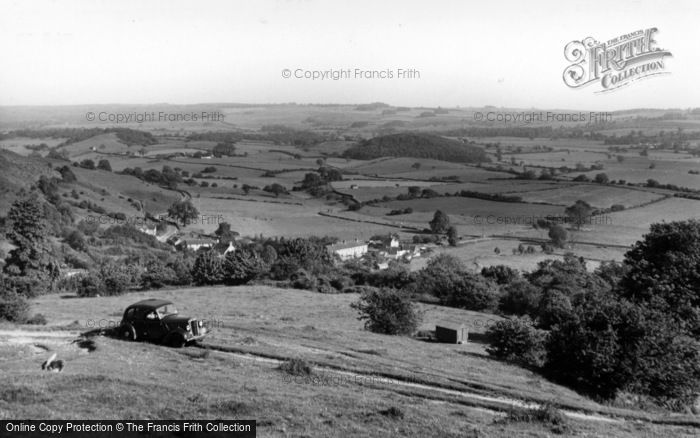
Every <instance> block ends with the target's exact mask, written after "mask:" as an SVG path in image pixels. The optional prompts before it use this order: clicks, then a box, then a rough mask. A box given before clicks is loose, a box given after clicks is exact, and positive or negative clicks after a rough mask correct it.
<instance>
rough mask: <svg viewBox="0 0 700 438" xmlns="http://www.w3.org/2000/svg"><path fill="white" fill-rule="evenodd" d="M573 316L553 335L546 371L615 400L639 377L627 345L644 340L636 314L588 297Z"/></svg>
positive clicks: (611, 302)
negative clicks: (618, 394) (635, 373)
mask: <svg viewBox="0 0 700 438" xmlns="http://www.w3.org/2000/svg"><path fill="white" fill-rule="evenodd" d="M572 314H573V317H572V318H570V319H567V320H565V321H563V322H562V323H561V324H558V325H555V326H554V327H553V329H552V331H551V332H550V336H549V341H548V343H547V361H546V363H545V367H544V368H545V370H546V371H547V372H548V373H550V375H552V376H555V377H556V378H557V379H558V380H559V381H561V382H562V383H565V384H567V385H569V386H571V387H574V388H575V389H577V390H579V391H583V392H585V393H588V394H592V395H595V396H599V397H603V398H612V397H614V396H615V394H616V393H617V391H618V390H620V389H622V388H624V387H625V386H626V385H627V384H628V383H630V381H631V380H632V379H633V376H634V368H633V367H632V365H631V363H629V362H628V361H629V360H633V356H631V357H630V356H628V355H627V354H626V351H625V348H626V347H625V345H626V344H627V345H632V344H633V343H634V342H635V340H636V339H638V338H639V335H638V334H634V331H635V330H634V329H633V327H634V326H635V325H636V324H635V323H634V321H635V320H636V319H637V318H638V316H637V314H636V313H635V309H634V308H633V307H632V306H628V305H625V304H624V303H621V302H619V301H616V300H611V299H609V296H608V298H606V295H603V294H586V295H582V296H580V302H578V303H577V304H576V305H575V307H574V310H573V311H572ZM625 335H628V336H625Z"/></svg>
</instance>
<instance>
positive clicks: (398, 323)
mask: <svg viewBox="0 0 700 438" xmlns="http://www.w3.org/2000/svg"><path fill="white" fill-rule="evenodd" d="M350 306H351V307H352V308H353V309H356V310H357V311H358V313H359V314H360V316H359V318H358V319H359V320H361V321H365V328H366V329H367V330H370V331H372V332H375V333H382V334H387V335H410V334H412V333H413V332H415V331H416V329H417V328H418V324H419V323H420V320H421V316H420V315H419V314H418V311H417V310H416V308H415V306H414V304H413V303H412V302H411V300H410V299H409V298H408V296H406V295H403V294H401V293H400V292H398V291H396V290H394V289H375V288H371V289H369V290H366V291H365V292H363V293H362V295H361V296H360V299H359V300H358V301H357V302H355V303H352V304H351V305H350Z"/></svg>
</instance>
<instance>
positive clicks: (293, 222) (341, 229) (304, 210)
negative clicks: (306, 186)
mask: <svg viewBox="0 0 700 438" xmlns="http://www.w3.org/2000/svg"><path fill="white" fill-rule="evenodd" d="M254 200H255V198H251V199H250V200H222V199H214V198H207V197H201V198H196V197H195V198H193V200H192V203H193V205H194V206H195V208H197V210H198V211H199V213H200V215H201V216H202V217H210V218H219V217H221V218H222V220H223V221H226V222H228V223H230V224H231V228H232V229H233V230H235V231H238V232H239V233H241V235H243V236H256V235H259V234H263V235H264V236H268V237H272V236H283V237H301V236H336V237H339V238H341V239H354V238H358V239H369V238H370V237H371V236H373V235H375V234H387V233H390V232H392V231H393V230H394V229H393V228H390V227H385V226H381V225H375V224H367V223H357V222H353V223H351V222H347V221H344V220H341V219H336V218H329V217H324V216H320V215H319V214H318V212H319V211H325V210H328V207H327V206H325V205H323V204H321V203H319V202H318V201H308V202H305V203H304V204H303V205H289V204H282V203H273V202H255V201H254ZM259 200H260V199H259ZM266 200H269V201H273V200H272V199H266ZM278 201H285V202H299V201H298V200H294V199H292V200H284V199H279V200H278ZM217 226H218V222H217V221H215V220H213V221H211V223H204V224H202V223H197V224H191V225H188V226H187V227H186V228H185V230H187V231H194V230H200V231H203V232H206V233H212V232H213V231H214V230H216V228H217Z"/></svg>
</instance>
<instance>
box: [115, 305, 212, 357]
mask: <svg viewBox="0 0 700 438" xmlns="http://www.w3.org/2000/svg"><path fill="white" fill-rule="evenodd" d="M206 333H207V327H206V325H205V324H204V323H203V322H202V321H200V320H197V319H194V318H189V317H186V316H180V315H179V314H178V312H177V308H175V306H174V305H173V303H172V302H170V301H166V300H158V299H153V298H151V299H148V300H143V301H139V302H138V303H134V304H132V305H130V306H129V307H127V308H126V310H125V311H124V317H123V318H122V321H121V324H120V326H119V334H120V335H121V337H122V338H124V339H127V340H130V341H136V340H139V341H141V340H143V341H152V342H158V343H162V344H166V345H170V346H171V347H183V346H185V345H186V344H187V343H190V342H194V341H198V340H200V339H202V338H203V337H204V336H205V335H206Z"/></svg>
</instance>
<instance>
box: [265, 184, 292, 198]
mask: <svg viewBox="0 0 700 438" xmlns="http://www.w3.org/2000/svg"><path fill="white" fill-rule="evenodd" d="M263 190H264V191H266V192H269V193H273V194H274V195H275V197H278V196H279V195H280V194H282V195H287V194H289V192H288V191H287V189H286V188H285V187H284V186H283V185H282V184H278V183H274V184H270V185H268V186H265V187H264V188H263Z"/></svg>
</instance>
